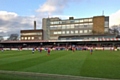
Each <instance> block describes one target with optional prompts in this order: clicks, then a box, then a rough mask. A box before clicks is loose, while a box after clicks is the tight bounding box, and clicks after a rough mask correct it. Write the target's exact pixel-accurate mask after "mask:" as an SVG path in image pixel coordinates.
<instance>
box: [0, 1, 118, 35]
mask: <svg viewBox="0 0 120 80" xmlns="http://www.w3.org/2000/svg"><path fill="white" fill-rule="evenodd" d="M103 12H104V15H105V16H109V17H110V26H112V25H119V24H120V0H0V36H9V35H10V34H13V33H18V34H19V33H20V30H24V29H25V30H26V29H33V21H34V20H36V21H37V29H41V21H42V18H46V17H48V16H49V17H53V16H54V17H55V16H56V17H60V18H62V19H65V18H68V17H70V16H73V17H75V18H87V17H93V16H100V15H102V14H103Z"/></svg>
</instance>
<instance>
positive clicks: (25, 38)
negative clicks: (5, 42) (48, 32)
mask: <svg viewBox="0 0 120 80" xmlns="http://www.w3.org/2000/svg"><path fill="white" fill-rule="evenodd" d="M21 40H34V37H21Z"/></svg>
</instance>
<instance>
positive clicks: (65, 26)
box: [42, 16, 109, 40]
mask: <svg viewBox="0 0 120 80" xmlns="http://www.w3.org/2000/svg"><path fill="white" fill-rule="evenodd" d="M42 29H43V33H44V37H43V39H44V40H58V39H59V37H60V36H64V39H66V38H65V36H81V35H104V34H108V33H109V17H108V16H94V17H90V18H79V19H74V17H69V19H66V20H61V19H60V18H58V17H55V18H43V20H42Z"/></svg>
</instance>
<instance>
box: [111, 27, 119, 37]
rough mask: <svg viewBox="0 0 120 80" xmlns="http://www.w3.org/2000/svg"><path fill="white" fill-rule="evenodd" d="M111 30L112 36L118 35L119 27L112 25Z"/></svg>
mask: <svg viewBox="0 0 120 80" xmlns="http://www.w3.org/2000/svg"><path fill="white" fill-rule="evenodd" d="M111 30H112V33H113V34H116V35H120V25H113V26H112V27H111Z"/></svg>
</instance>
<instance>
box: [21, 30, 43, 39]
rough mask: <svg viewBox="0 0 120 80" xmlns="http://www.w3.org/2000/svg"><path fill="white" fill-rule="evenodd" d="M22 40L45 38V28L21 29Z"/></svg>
mask: <svg viewBox="0 0 120 80" xmlns="http://www.w3.org/2000/svg"><path fill="white" fill-rule="evenodd" d="M20 33H21V36H20V37H21V40H22V41H23V40H43V30H42V29H40V30H39V29H37V30H21V31H20Z"/></svg>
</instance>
